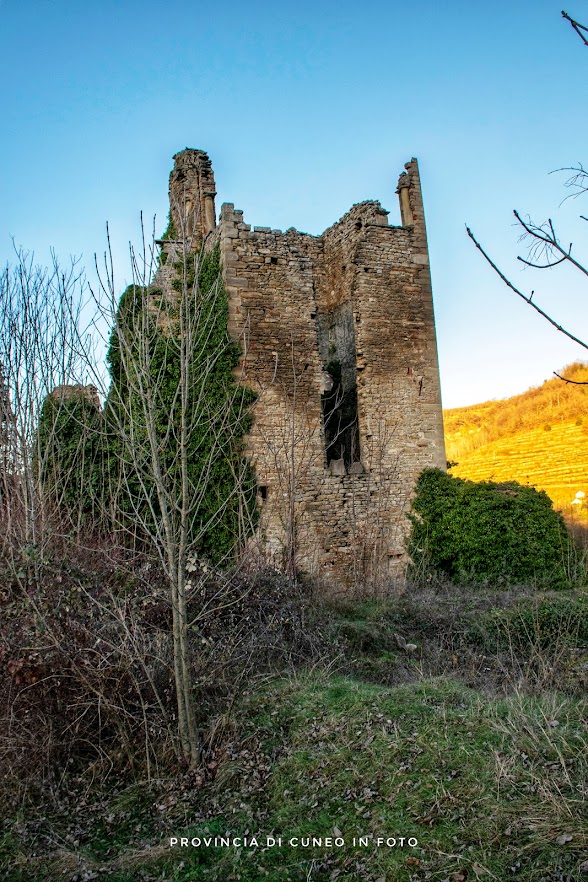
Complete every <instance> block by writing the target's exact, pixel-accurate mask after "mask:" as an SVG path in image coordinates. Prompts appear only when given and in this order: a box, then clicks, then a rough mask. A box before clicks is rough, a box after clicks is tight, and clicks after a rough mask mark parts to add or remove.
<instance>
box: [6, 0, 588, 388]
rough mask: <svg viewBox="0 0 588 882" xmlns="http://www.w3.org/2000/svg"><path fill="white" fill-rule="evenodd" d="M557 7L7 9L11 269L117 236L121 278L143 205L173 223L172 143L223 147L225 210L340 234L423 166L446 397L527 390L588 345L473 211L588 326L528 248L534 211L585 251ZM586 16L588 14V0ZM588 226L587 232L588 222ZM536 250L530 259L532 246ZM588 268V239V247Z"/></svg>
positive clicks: (563, 308)
mask: <svg viewBox="0 0 588 882" xmlns="http://www.w3.org/2000/svg"><path fill="white" fill-rule="evenodd" d="M560 9H561V5H560V4H558V3H557V2H555V0H549V2H548V0H532V2H531V0H519V2H516V3H512V2H505V0H497V2H494V3H493V4H472V3H471V2H465V0H464V2H462V0H455V2H452V0H448V2H440V0H436V2H431V0H428V2H425V0H414V2H413V3H412V4H407V3H404V2H403V3H400V2H397V0H385V2H383V0H371V2H369V0H368V2H366V3H363V4H359V3H357V2H348V0H338V2H332V0H315V2H313V3H310V2H307V0H299V2H297V3H296V4H288V3H284V4H278V3H275V2H265V0H251V2H248V3H244V2H233V0H224V2H223V3H218V4H211V3H207V4H203V3H198V2H197V0H196V2H195V0H192V2H179V0H169V2H167V3H161V2H158V3H153V2H150V0H144V2H141V3H138V2H135V0H128V2H115V0H101V2H100V3H84V4H82V3H74V2H72V0H70V2H64V0H52V2H50V0H35V2H32V0H19V2H18V3H17V2H15V0H0V69H1V71H0V72H1V76H0V82H1V84H2V85H1V87H0V88H1V89H2V126H3V137H2V138H1V140H0V207H1V210H0V263H2V264H3V263H4V262H5V261H6V260H9V259H10V257H11V249H12V243H11V237H12V236H13V237H14V238H15V241H16V243H17V244H19V245H22V246H24V247H26V248H27V249H31V250H34V251H35V253H36V254H37V257H38V259H39V261H41V262H46V261H47V260H48V259H49V249H50V248H51V247H53V248H54V249H55V250H56V251H57V253H58V254H59V255H60V256H61V257H62V258H67V257H68V256H69V255H70V254H75V255H82V259H83V261H84V262H85V263H86V265H87V266H88V273H89V275H91V274H92V265H93V254H94V252H98V253H101V252H102V251H103V250H104V247H105V223H106V221H108V222H109V225H110V230H111V235H112V240H113V243H114V253H115V259H116V265H117V274H118V278H119V280H120V288H121V290H122V289H123V287H124V284H125V281H126V278H127V277H128V275H129V273H128V270H127V266H128V263H127V261H126V247H127V243H128V241H129V240H136V239H137V237H138V230H139V213H140V211H142V212H143V214H144V216H145V217H147V218H151V217H152V216H153V215H156V216H157V221H156V224H157V229H158V232H161V231H162V230H163V229H164V227H165V220H166V213H167V205H166V201H167V176H168V174H169V171H170V169H171V165H172V155H173V154H174V153H175V152H177V151H178V150H180V149H182V148H184V147H186V146H189V147H198V148H201V149H204V150H206V151H207V152H208V153H209V155H210V157H211V159H212V162H213V167H214V170H215V176H216V181H217V188H218V196H217V210H218V209H220V205H221V203H222V202H224V201H226V202H234V203H235V205H236V207H237V208H241V209H243V210H244V212H245V220H246V221H247V222H250V223H254V224H257V225H264V226H270V227H273V228H280V229H286V228H288V227H290V226H295V227H297V228H298V229H300V230H304V231H306V232H310V233H320V232H322V230H323V229H324V228H325V227H327V226H329V225H330V224H331V223H333V222H334V221H335V220H337V219H338V218H339V217H340V216H341V215H342V214H343V213H344V212H345V211H346V210H347V209H348V208H349V207H350V206H351V205H352V204H353V203H354V202H358V201H361V200H363V199H367V198H375V199H380V200H381V201H382V203H383V204H384V206H385V207H386V208H388V209H390V210H391V212H392V213H391V222H392V223H394V222H398V221H397V199H396V196H395V194H394V190H395V184H396V180H397V177H398V174H399V173H400V171H401V170H402V167H403V164H404V162H405V161H406V160H408V159H409V158H410V157H411V156H413V155H414V156H417V157H418V158H419V163H420V167H421V175H422V180H423V193H424V200H425V211H426V216H427V225H428V232H429V245H430V250H431V264H432V273H433V289H434V298H435V310H436V315H437V333H438V343H439V356H440V366H441V382H442V390H443V398H444V404H445V406H459V405H462V404H468V403H474V402H477V401H482V400H485V399H488V398H500V397H504V396H507V395H511V394H514V393H516V392H519V391H523V390H524V389H525V388H527V387H528V386H530V385H536V384H539V383H540V382H542V380H543V379H545V378H547V377H548V376H549V375H550V373H551V371H553V370H555V369H559V368H561V367H562V366H563V365H564V364H566V363H569V362H571V361H573V360H577V359H579V358H580V359H581V358H583V357H584V353H585V350H582V349H580V348H578V347H577V346H575V345H573V344H572V343H567V342H566V341H565V339H564V338H563V337H562V335H560V334H557V333H556V332H555V331H552V330H551V329H549V328H548V327H547V326H546V325H544V324H543V323H542V321H541V319H540V318H538V317H537V316H535V315H534V314H532V311H531V310H530V309H529V307H527V306H526V305H525V304H524V303H523V302H522V301H519V300H518V299H517V298H516V297H515V295H513V294H512V293H510V292H508V291H507V290H506V289H505V288H504V286H503V285H502V284H501V283H500V282H499V280H498V279H496V278H495V277H494V276H493V275H492V272H491V270H490V269H489V268H488V267H487V266H486V265H485V264H484V263H483V261H482V259H481V258H480V256H479V255H478V254H477V252H476V251H475V249H474V248H473V246H472V245H471V243H470V242H469V240H468V239H467V236H466V234H465V224H466V223H468V224H469V225H470V226H471V227H472V228H473V229H474V231H475V232H476V233H477V234H478V236H479V237H480V238H481V239H482V241H483V242H484V244H485V245H486V247H487V248H488V249H489V250H490V251H491V252H492V254H493V255H495V256H496V258H497V259H498V260H499V262H500V263H501V264H502V265H503V266H504V268H505V270H507V271H508V272H509V273H510V274H511V275H512V276H513V278H514V280H515V281H516V283H517V284H520V285H521V286H522V287H523V288H525V289H526V290H529V291H530V290H532V289H535V290H536V291H537V293H536V295H535V296H536V298H537V300H538V302H540V303H541V304H542V305H543V306H544V307H545V308H547V309H548V310H551V311H552V312H553V313H554V314H555V315H556V317H557V318H558V319H559V320H560V321H561V322H562V323H563V324H566V323H567V324H568V325H570V326H571V328H572V329H573V330H574V331H575V332H576V333H577V334H578V335H579V336H584V338H586V337H588V310H587V309H586V303H587V297H588V284H585V283H584V281H583V279H582V277H581V276H580V275H579V274H577V273H576V274H574V273H572V272H566V271H562V272H558V271H554V272H551V273H543V274H538V273H533V272H531V271H530V270H524V269H523V267H522V265H521V264H520V263H518V262H517V261H516V255H517V254H518V253H523V254H524V246H523V245H520V244H519V243H518V242H517V238H518V235H517V231H516V229H515V228H514V227H513V217H512V209H513V208H518V209H519V210H520V211H521V212H522V213H529V214H530V215H531V216H532V217H533V218H534V219H536V220H545V219H546V218H547V217H553V218H554V220H556V222H557V224H558V227H559V228H560V230H561V234H562V238H563V239H564V240H565V241H569V240H573V241H574V242H575V244H576V250H577V253H578V255H581V252H582V242H585V241H586V231H587V230H586V229H583V228H582V222H581V221H578V219H577V217H578V215H579V214H580V213H583V214H586V215H588V204H586V202H588V196H587V197H586V200H585V202H584V204H582V201H581V200H568V201H567V202H565V203H564V204H563V205H560V203H561V201H562V199H563V198H564V196H565V195H566V193H567V191H566V190H565V189H564V187H563V182H564V180H565V175H562V174H559V175H557V174H554V175H550V174H549V172H550V171H552V170H553V169H557V168H559V167H561V166H569V165H573V164H575V163H578V162H580V161H582V160H584V161H585V162H586V163H587V164H588V156H587V154H586V148H587V145H588V118H587V115H586V113H585V104H586V102H585V98H586V85H585V84H586V82H587V73H588V51H587V50H586V48H585V47H583V46H582V44H581V43H580V41H579V39H578V38H577V37H576V36H575V35H574V34H573V32H572V31H571V28H570V27H569V25H567V24H566V22H564V21H563V19H562V18H561V15H560ZM567 11H568V12H569V13H570V14H571V15H573V16H574V17H575V18H577V19H578V20H580V21H584V20H588V3H587V2H586V0H572V5H571V6H570V7H569V8H568V9H567ZM583 226H584V228H586V224H585V223H584V224H583ZM521 249H523V250H521ZM584 253H585V254H586V258H587V260H588V248H586V250H585V252H584Z"/></svg>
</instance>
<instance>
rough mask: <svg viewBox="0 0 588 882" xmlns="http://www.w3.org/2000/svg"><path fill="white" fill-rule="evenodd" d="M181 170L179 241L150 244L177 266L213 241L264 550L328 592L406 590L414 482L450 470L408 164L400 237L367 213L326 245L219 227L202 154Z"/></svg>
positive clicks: (417, 205) (229, 209)
mask: <svg viewBox="0 0 588 882" xmlns="http://www.w3.org/2000/svg"><path fill="white" fill-rule="evenodd" d="M174 160H175V165H174V170H173V171H172V173H171V176H170V210H171V213H172V218H173V220H174V226H175V229H176V231H178V233H177V239H176V241H174V242H170V241H161V242H160V243H159V244H160V245H161V247H162V249H163V250H164V251H167V252H168V253H169V255H170V257H171V256H172V254H173V252H174V251H177V248H178V246H179V245H182V246H184V247H185V246H186V244H188V245H189V247H190V248H193V247H195V246H199V245H202V246H203V247H204V248H205V249H207V250H208V249H210V248H213V247H214V246H215V245H216V244H219V245H220V249H221V265H222V272H223V277H224V283H225V286H226V288H227V291H228V294H229V329H230V331H231V334H232V335H233V336H234V339H235V340H238V341H239V344H240V346H241V350H242V359H241V367H240V370H239V377H240V382H242V383H244V384H246V385H249V386H251V388H253V389H254V390H255V392H256V393H257V400H256V403H255V405H254V421H253V427H252V430H251V434H250V435H249V437H248V438H247V439H246V441H247V455H248V456H249V457H250V459H251V461H252V463H253V465H254V467H255V471H256V476H257V481H258V497H259V505H260V510H261V518H260V525H259V530H258V536H257V539H258V542H259V547H260V548H261V549H262V551H263V554H264V555H266V556H267V557H268V558H269V559H270V560H271V561H272V562H273V563H274V564H275V565H276V566H279V567H281V568H284V569H286V570H287V571H289V572H294V571H297V572H306V573H308V574H311V575H312V576H313V577H315V578H318V579H319V580H320V582H321V583H322V584H323V585H324V586H325V588H330V589H331V590H336V589H337V588H340V589H344V590H348V591H349V590H359V591H373V590H377V589H379V588H381V587H383V586H385V585H386V584H388V583H390V582H391V581H396V580H401V579H402V578H403V576H404V573H405V570H406V565H407V562H408V557H407V553H406V537H407V533H408V530H409V528H410V522H409V521H408V519H407V517H406V515H407V512H408V510H409V507H410V501H411V497H412V494H413V492H414V486H415V481H416V479H417V477H418V475H419V473H420V472H421V471H422V469H423V468H425V467H428V466H437V467H439V468H445V464H446V461H445V447H444V440H443V421H442V411H441V396H440V386H439V369H438V364H437V348H436V339H435V322H434V315H433V300H432V293H431V278H430V272H429V256H428V249H427V236H426V230H425V218H424V212H423V203H422V197H421V187H420V179H419V172H418V165H417V161H416V159H412V160H411V161H410V162H408V163H406V166H405V168H406V171H405V172H403V173H402V174H401V175H400V179H399V181H398V189H397V193H398V195H399V202H400V215H401V225H400V226H390V225H389V224H388V212H387V211H385V210H384V209H383V208H382V206H381V204H380V203H379V202H375V201H367V202H361V203H359V204H358V205H354V206H353V207H352V208H351V209H350V211H348V212H347V214H346V215H344V217H342V218H341V220H339V221H338V222H337V223H335V224H334V225H333V226H332V227H329V229H327V230H326V231H325V232H324V233H323V234H322V235H320V236H312V235H309V234H307V233H301V232H299V231H298V230H295V229H293V228H291V229H289V230H286V232H281V231H280V230H271V229H269V228H267V227H259V226H256V227H252V226H251V225H250V224H247V223H245V222H244V219H243V212H242V211H238V210H236V209H235V207H234V205H232V204H224V205H223V206H222V208H221V212H220V221H219V222H218V224H217V222H216V215H215V207H214V197H215V195H216V192H215V184H214V176H213V172H212V167H211V164H210V160H209V158H208V156H207V155H206V153H204V152H203V151H201V150H189V149H187V150H183V151H182V152H181V153H178V154H177V155H176V156H175V157H174ZM172 262H173V260H168V261H167V263H166V264H165V266H164V267H162V269H161V270H160V274H159V278H158V279H157V280H156V284H158V285H161V284H162V283H163V284H166V283H167V281H168V277H169V274H170V269H171V267H170V264H172Z"/></svg>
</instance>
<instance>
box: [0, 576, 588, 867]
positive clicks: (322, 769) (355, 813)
mask: <svg viewBox="0 0 588 882" xmlns="http://www.w3.org/2000/svg"><path fill="white" fill-rule="evenodd" d="M453 595H454V592H450V593H449V594H448V595H447V597H445V598H444V597H441V596H440V595H438V594H436V595H431V596H430V597H429V604H428V606H424V605H423V604H424V601H425V599H426V598H424V597H423V598H419V599H418V601H416V602H415V601H413V600H410V599H406V600H403V601H398V602H395V603H392V604H388V605H385V604H384V605H382V604H369V605H364V606H357V605H352V606H350V607H349V608H348V609H346V610H343V611H341V612H339V613H337V611H335V612H334V616H335V618H334V624H335V632H334V637H336V635H337V634H339V635H342V634H346V635H347V637H346V638H345V640H344V642H342V643H341V644H340V646H341V652H342V656H344V658H345V659H346V660H347V661H349V659H350V658H354V659H355V663H356V667H355V674H354V675H350V674H348V675H346V676H343V675H341V674H339V675H337V674H334V673H333V672H332V671H331V670H330V669H329V668H331V667H332V666H330V665H326V666H324V667H320V666H316V667H315V669H314V671H312V672H306V673H303V672H301V673H299V674H298V675H295V674H292V675H291V676H290V677H287V678H282V679H275V680H269V681H268V680H265V681H263V680H260V681H258V683H257V685H256V686H255V687H252V688H250V689H249V690H248V691H246V692H244V693H243V694H242V695H241V697H240V698H239V701H238V702H237V704H236V706H235V708H234V709H233V712H232V714H231V715H230V716H225V718H224V719H223V720H222V721H220V722H219V724H218V726H217V728H216V732H217V734H216V737H215V742H214V744H215V748H214V750H213V751H212V752H211V753H210V755H209V758H208V761H207V763H206V765H205V767H204V768H203V769H202V770H200V771H199V773H198V774H197V775H195V776H192V777H189V776H184V777H180V778H179V779H178V780H177V781H176V782H169V783H168V784H167V785H165V789H164V791H163V792H162V782H155V783H154V784H153V785H151V787H149V786H147V785H144V786H137V785H135V786H134V787H130V788H128V789H127V790H125V791H123V792H122V793H115V794H113V795H108V793H107V792H106V794H104V795H103V796H102V799H101V800H97V797H96V796H95V795H94V796H91V795H90V793H91V781H88V780H85V781H82V784H83V785H84V786H86V787H87V791H88V792H87V794H86V796H85V797H84V798H83V799H82V800H80V799H79V797H78V798H77V802H75V801H74V802H72V805H71V806H70V807H69V808H67V807H66V806H65V805H64V806H63V808H62V816H61V817H58V816H57V815H56V814H52V817H50V818H48V817H47V816H45V817H43V818H40V819H39V818H36V819H35V820H34V821H33V820H29V821H26V820H25V819H23V821H22V823H21V825H20V827H19V828H18V829H19V835H18V836H15V835H14V833H13V834H7V835H6V837H5V839H4V841H2V840H1V839H0V867H1V866H2V860H1V858H2V857H3V858H4V860H5V861H7V864H11V865H12V867H11V869H10V870H8V872H7V873H6V875H5V876H3V874H2V873H1V872H0V878H4V879H6V880H10V882H25V880H26V882H33V880H34V882H41V880H42V882H49V880H53V879H55V878H62V879H66V880H70V882H73V880H77V882H80V880H82V879H93V878H103V877H105V878H109V879H111V880H114V882H133V880H146V882H147V880H148V882H155V880H166V882H231V880H235V882H238V880H239V882H261V880H275V882H303V880H314V882H330V880H336V879H343V878H345V879H347V878H348V879H354V880H356V879H357V880H365V882H421V880H422V882H424V880H437V882H441V880H447V879H449V880H456V882H463V880H464V879H467V880H474V879H481V880H503V879H508V878H511V877H514V876H516V878H517V879H519V880H521V882H539V880H541V882H562V880H565V882H575V880H577V882H580V880H582V879H584V878H585V870H586V868H587V864H586V863H585V861H586V849H587V848H588V832H587V831H588V816H587V815H588V812H587V802H586V796H587V792H586V780H587V778H588V766H587V763H588V751H587V747H588V727H587V723H586V717H587V714H586V711H587V710H588V705H587V702H586V701H585V699H583V698H582V696H581V686H580V682H579V681H578V682H577V683H576V684H575V685H574V686H573V687H572V688H570V689H567V690H566V693H564V692H560V691H554V689H553V687H552V686H551V687H550V688H546V689H543V686H544V685H545V684H546V683H547V682H550V681H548V680H545V677H549V676H550V674H551V671H552V669H553V668H554V664H555V658H554V657H553V658H552V657H550V656H545V655H544V654H541V656H538V655H536V653H535V646H534V644H535V637H536V636H537V635H538V634H539V631H540V630H541V628H543V627H544V626H545V625H546V624H548V623H549V621H550V620H551V619H547V618H546V617H545V615H543V614H542V615H539V614H537V612H533V610H537V609H539V607H536V606H535V604H536V602H539V604H540V606H541V605H542V604H544V603H545V602H547V601H548V602H549V604H553V603H558V604H559V603H563V604H564V606H566V605H569V604H570V603H572V599H573V597H574V596H575V595H571V594H566V595H563V596H561V597H560V596H559V595H557V596H556V595H554V596H553V598H548V597H547V596H546V595H541V599H540V600H539V601H536V600H535V599H533V598H532V597H528V598H527V599H526V600H524V601H517V600H516V598H514V599H513V601H512V602H513V604H514V605H513V606H512V607H508V606H507V607H505V608H504V610H503V613H502V614H501V620H504V617H507V618H509V620H510V621H512V622H515V621H516V616H512V615H510V614H509V612H508V610H509V609H512V610H513V613H514V612H515V611H516V610H519V609H526V610H528V611H530V615H531V618H530V621H531V624H532V627H531V629H530V630H531V631H532V632H533V633H529V632H528V631H527V630H526V628H525V629H523V631H521V628H520V626H518V627H517V628H516V629H515V630H513V629H512V628H511V630H510V632H509V638H508V639H507V641H506V644H505V645H512V643H513V640H512V638H513V636H514V635H515V634H518V635H519V636H520V635H521V634H524V635H525V643H526V644H528V645H527V650H526V654H525V653H524V654H523V655H524V656H525V657H524V658H522V659H521V661H522V663H523V665H524V667H523V668H522V669H518V668H517V670H523V671H525V672H528V671H529V670H530V667H532V666H533V663H534V662H533V659H534V660H535V662H537V661H539V662H540V665H541V667H540V669H539V670H538V671H536V673H537V674H540V680H533V679H531V680H529V682H528V683H527V687H529V686H530V687H532V688H527V689H526V692H527V694H525V691H521V689H519V688H517V689H515V690H514V691H511V692H510V694H509V695H506V696H505V695H504V694H501V693H502V690H501V689H500V688H498V689H496V690H495V691H494V694H492V693H490V694H489V693H488V692H485V691H484V690H483V689H482V688H481V686H482V684H484V683H486V684H489V682H490V677H491V675H490V674H489V673H488V672H489V671H490V670H491V666H492V665H493V663H494V659H493V657H492V656H493V652H496V651H497V648H498V647H495V648H494V650H492V648H491V642H492V641H490V642H488V641H487V640H486V642H485V643H484V646H483V650H482V651H480V650H476V646H477V645H478V643H479V641H478V639H477V638H476V639H474V640H473V643H472V627H473V626H475V628H479V626H480V624H483V623H484V622H487V623H488V622H490V621H494V618H495V613H494V612H492V609H493V604H494V602H495V599H494V598H492V597H490V596H488V598H483V597H481V596H475V595H471V596H470V597H466V596H464V598H462V601H463V603H460V607H459V609H457V608H456V603H455V601H456V598H455V596H453ZM521 602H523V606H522V607H521V605H520V604H521ZM577 602H578V603H579V604H580V607H581V608H582V609H584V607H585V599H584V595H583V594H580V595H578V597H577ZM580 607H578V608H577V607H574V609H579V608H580ZM517 615H518V613H517ZM528 615H529V613H527V618H528ZM579 623H581V625H582V627H581V628H579V627H578V624H579ZM564 624H565V623H564ZM398 631H400V632H401V633H403V635H404V637H405V638H406V639H407V640H408V639H410V640H411V641H413V640H414V642H415V643H417V644H418V651H417V653H416V654H415V655H408V656H407V655H406V654H405V653H403V652H402V651H400V650H399V649H398V647H397V645H396V639H395V635H396V633H397V632H398ZM535 631H537V635H536V634H535ZM492 633H493V632H492V631H488V632H487V637H491V636H492ZM558 634H559V637H558V644H559V645H558V652H563V651H564V650H566V656H565V664H564V665H563V666H562V665H561V664H560V671H563V670H564V668H565V669H566V670H567V669H568V668H569V665H570V664H574V665H576V667H577V668H578V672H579V674H580V675H582V671H583V670H584V668H583V665H584V664H585V662H586V660H587V658H586V650H587V647H588V620H586V617H585V615H584V614H582V618H581V619H574V620H573V621H572V618H570V619H569V623H568V626H567V627H563V626H562V622H560V623H559V625H558ZM425 635H429V636H428V637H427V636H425ZM478 636H479V633H478ZM339 639H340V637H339ZM549 643H550V647H551V649H552V650H555V646H554V645H553V641H551V640H550V641H549ZM472 649H474V650H475V652H476V655H475V661H476V664H477V665H479V666H480V667H479V670H478V674H477V677H474V678H472V677H471V676H470V672H469V669H470V667H471V662H472V659H473V657H472V658H468V656H467V653H468V651H469V650H472ZM436 650H437V651H438V653H439V657H438V659H437V660H435V659H434V653H435V651H436ZM579 652H581V656H579V655H578V653H579ZM341 662H342V663H343V659H341ZM462 662H463V666H462V667H460V665H462ZM496 662H497V666H496V667H495V674H497V673H499V669H501V668H502V676H504V669H503V667H502V666H503V664H504V658H499V657H498V656H496ZM401 670H404V672H405V674H406V676H408V677H409V678H410V682H408V683H404V684H398V675H399V672H400V671H401ZM435 670H436V671H438V672H439V673H437V674H435ZM448 670H449V671H453V674H451V673H447V671H448ZM387 672H390V682H389V683H388V681H387V678H386V673H387ZM374 674H376V675H377V679H378V682H374V679H373V675H374ZM557 679H558V681H560V682H562V681H561V676H560V674H558V676H557ZM470 684H471V685H470ZM496 685H497V686H498V682H497V684H496ZM539 686H541V687H542V691H543V694H542V695H537V694H536V692H537V687H539ZM472 687H475V688H472ZM207 770H209V771H207ZM72 789H73V782H72ZM75 789H76V790H78V792H79V784H78V785H77V786H76V788H75ZM82 789H83V787H82ZM13 830H14V827H13ZM227 833H230V834H231V835H241V836H243V835H249V836H252V835H256V834H260V836H261V835H263V836H265V835H266V834H268V833H269V834H273V835H275V836H279V835H282V836H284V837H293V836H306V835H311V836H312V835H315V836H337V835H339V834H341V835H342V836H343V837H344V838H345V842H346V845H345V847H344V848H336V847H328V846H327V847H320V848H314V849H312V848H311V849H302V848H293V847H289V846H288V845H285V846H284V847H283V848H281V849H277V848H271V849H264V848H263V847H262V848H258V849H250V848H245V849H242V850H238V849H235V848H229V849H226V848H214V847H209V848H200V849H199V848H177V847H176V848H175V849H173V851H170V848H169V845H168V837H169V836H181V835H184V836H188V837H192V836H204V835H206V834H209V835H210V834H212V835H215V834H216V835H223V834H227ZM25 835H26V840H27V844H26V845H25V844H24V837H25ZM353 836H373V837H377V836H384V837H387V836H396V837H400V836H405V837H410V836H413V837H415V838H416V839H417V840H418V845H417V846H415V847H407V846H405V847H396V848H391V847H387V846H385V845H384V846H381V847H377V845H376V844H375V843H374V840H373V839H370V842H369V845H368V846H367V847H365V848H363V847H361V848H360V847H354V846H353V844H352V838H353ZM21 837H22V839H21ZM19 839H21V841H19ZM57 846H59V847H57ZM35 853H36V854H37V855H38V857H35V856H34V855H35ZM5 865H6V864H5ZM101 868H102V870H101Z"/></svg>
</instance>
